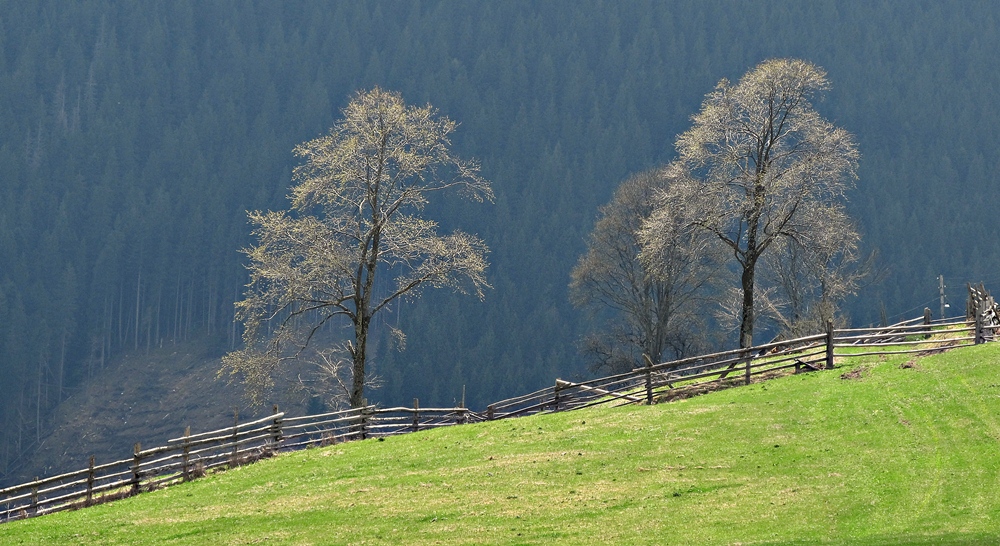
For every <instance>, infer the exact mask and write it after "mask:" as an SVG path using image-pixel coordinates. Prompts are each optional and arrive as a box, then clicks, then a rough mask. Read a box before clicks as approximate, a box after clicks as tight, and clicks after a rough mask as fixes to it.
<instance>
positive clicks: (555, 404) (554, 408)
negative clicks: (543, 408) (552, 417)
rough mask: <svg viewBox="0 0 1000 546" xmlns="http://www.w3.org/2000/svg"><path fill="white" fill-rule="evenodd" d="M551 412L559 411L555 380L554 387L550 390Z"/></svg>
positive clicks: (557, 384) (557, 386)
mask: <svg viewBox="0 0 1000 546" xmlns="http://www.w3.org/2000/svg"><path fill="white" fill-rule="evenodd" d="M552 411H559V380H558V379H556V386H555V387H553V388H552Z"/></svg>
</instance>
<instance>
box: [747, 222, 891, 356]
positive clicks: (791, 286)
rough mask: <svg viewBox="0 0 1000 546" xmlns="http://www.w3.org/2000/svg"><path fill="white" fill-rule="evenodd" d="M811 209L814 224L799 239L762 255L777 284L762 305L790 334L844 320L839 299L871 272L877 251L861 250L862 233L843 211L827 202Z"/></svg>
mask: <svg viewBox="0 0 1000 546" xmlns="http://www.w3.org/2000/svg"><path fill="white" fill-rule="evenodd" d="M814 214H816V216H815V217H814V218H813V219H812V220H811V222H814V223H815V225H816V226H817V229H814V230H811V231H810V232H809V233H808V234H805V236H803V237H802V238H800V239H792V238H785V239H782V240H781V241H780V242H778V243H776V246H775V247H774V250H773V251H772V252H770V253H768V254H767V256H766V257H765V259H764V265H765V271H766V273H765V274H766V276H767V277H769V278H770V283H769V284H770V285H771V286H774V287H775V290H774V294H773V295H771V297H765V298H762V299H764V300H765V301H764V304H763V305H762V307H764V309H765V313H767V315H768V316H769V317H770V318H771V319H773V320H774V321H776V322H777V324H778V326H779V328H780V329H781V331H782V332H783V333H784V334H785V335H788V336H790V337H801V336H806V335H810V334H815V333H816V332H822V331H823V330H824V329H825V328H826V324H827V321H832V322H833V323H834V324H835V325H836V326H838V327H843V326H845V325H846V319H845V318H844V317H843V316H841V314H840V302H841V301H843V299H844V298H846V297H847V296H849V295H851V294H854V293H856V292H857V289H858V286H859V284H860V283H861V282H862V281H863V280H864V279H866V278H869V277H871V276H872V275H874V260H875V254H874V253H872V254H871V255H869V256H867V257H864V256H862V255H861V252H860V249H859V248H858V245H859V243H860V240H861V237H860V235H858V232H857V231H856V230H855V229H854V226H853V224H852V223H851V221H850V219H848V218H847V217H846V215H844V214H843V211H842V210H839V209H829V208H826V209H820V210H818V211H814Z"/></svg>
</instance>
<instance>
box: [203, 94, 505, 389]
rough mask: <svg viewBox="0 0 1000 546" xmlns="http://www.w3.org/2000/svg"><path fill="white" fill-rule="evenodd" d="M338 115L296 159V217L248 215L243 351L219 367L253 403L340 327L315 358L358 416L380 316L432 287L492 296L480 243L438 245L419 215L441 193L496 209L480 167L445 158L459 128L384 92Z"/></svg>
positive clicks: (447, 240)
mask: <svg viewBox="0 0 1000 546" xmlns="http://www.w3.org/2000/svg"><path fill="white" fill-rule="evenodd" d="M342 115H343V118H342V119H341V120H340V121H338V122H337V124H336V125H334V127H333V128H332V129H331V130H330V132H329V134H327V135H325V136H322V137H320V138H317V139H315V140H311V141H308V142H305V143H303V144H301V145H299V146H298V147H296V148H295V154H296V155H297V156H299V157H301V158H303V160H304V162H303V163H302V164H301V165H300V166H299V167H297V168H296V169H295V171H294V180H295V184H294V185H293V187H292V192H291V195H290V199H291V211H290V212H284V211H279V212H251V213H250V219H251V221H252V223H253V224H255V225H256V228H255V229H254V231H253V233H254V235H256V237H257V240H258V243H257V245H256V246H253V247H251V248H249V249H247V250H246V251H245V252H246V254H247V255H248V256H249V258H250V264H249V270H250V282H249V284H248V285H247V289H246V292H245V294H244V299H243V300H242V301H239V302H237V304H236V307H237V318H238V319H239V320H241V321H242V322H243V323H244V325H245V331H244V332H245V333H244V336H243V337H244V342H245V346H244V348H243V349H240V350H237V351H234V352H232V353H230V354H228V355H226V356H225V357H224V358H223V369H222V372H220V373H229V374H231V375H233V376H236V377H238V378H239V379H241V380H242V381H243V382H244V383H245V385H246V386H247V389H248V391H249V393H250V394H251V395H253V396H254V397H255V398H257V399H258V400H259V399H260V397H261V396H262V394H263V393H264V392H266V390H267V389H268V388H270V387H271V386H272V385H273V377H274V375H275V373H276V372H277V370H278V369H279V366H280V364H281V363H282V362H283V361H284V360H286V359H290V358H300V357H302V356H303V355H304V351H305V350H306V348H307V347H309V345H310V343H311V342H314V341H315V338H316V337H317V334H318V333H321V332H322V331H323V329H324V327H325V326H327V325H332V324H333V323H336V322H342V323H345V324H346V325H347V326H348V327H349V329H350V334H349V335H347V336H344V337H343V338H342V339H340V340H339V343H338V344H335V345H334V346H333V347H332V350H331V348H330V347H325V348H323V349H322V350H321V351H318V352H313V353H312V354H313V357H312V358H314V359H317V360H318V361H319V363H320V364H321V367H322V368H323V369H324V370H326V371H328V372H329V373H334V374H339V373H343V374H344V375H345V379H344V380H342V381H341V384H343V385H344V388H345V390H346V391H347V392H346V393H345V398H347V400H348V401H349V403H350V405H351V406H352V407H357V406H360V405H362V404H363V403H364V389H365V384H366V379H367V374H368V368H367V358H368V353H367V347H368V342H369V338H370V335H371V327H372V317H373V316H374V315H375V314H376V313H379V312H380V311H384V310H386V309H387V308H388V307H389V306H390V305H391V304H393V302H396V301H397V300H398V299H399V298H401V297H403V296H407V297H413V296H415V295H417V294H418V293H419V291H420V290H421V289H422V288H424V287H428V286H431V287H449V288H452V289H455V290H458V291H460V292H465V293H473V294H475V295H477V296H478V297H480V298H482V297H483V290H484V289H485V288H487V287H488V284H487V282H486V277H485V271H486V268H487V261H486V254H487V248H486V245H485V244H484V243H483V241H482V240H481V239H479V238H478V237H475V236H473V235H469V234H467V233H463V232H459V231H455V232H453V233H450V234H447V235H440V234H438V229H437V224H436V223H435V222H434V221H432V220H429V219H426V218H423V217H422V216H421V213H422V212H423V210H424V206H425V204H426V203H427V199H428V197H429V195H430V194H432V193H436V192H440V191H444V190H451V189H458V190H462V191H463V192H464V193H465V195H467V196H469V197H471V198H473V199H475V200H479V201H481V200H484V199H486V200H492V199H493V193H492V190H491V188H490V185H489V183H488V182H487V181H486V180H484V179H483V178H482V177H481V176H480V175H479V166H478V164H477V163H475V162H473V161H465V160H462V159H459V158H458V157H456V156H455V155H454V154H453V153H452V151H451V149H450V144H451V143H450V141H449V134H450V133H451V132H452V131H454V129H455V127H456V124H455V122H453V121H451V120H450V119H448V118H447V117H444V116H441V115H439V114H438V113H437V111H436V110H435V109H433V108H432V107H431V106H429V105H428V106H425V107H414V106H409V105H406V104H405V103H404V102H403V99H402V97H401V96H400V95H399V94H398V93H394V92H390V91H385V90H382V89H379V88H374V89H372V90H370V91H364V92H359V93H357V94H356V95H355V96H354V97H353V99H352V100H351V101H350V104H348V105H347V107H345V108H344V110H343V111H342ZM377 280H378V282H376V281H377ZM337 349H339V351H338V350H337ZM317 356H318V357H319V358H317Z"/></svg>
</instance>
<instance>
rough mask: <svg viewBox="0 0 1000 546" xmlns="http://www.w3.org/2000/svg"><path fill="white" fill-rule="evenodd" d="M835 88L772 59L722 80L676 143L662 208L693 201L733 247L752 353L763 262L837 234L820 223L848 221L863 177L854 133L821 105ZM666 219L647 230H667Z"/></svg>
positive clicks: (698, 214)
mask: <svg viewBox="0 0 1000 546" xmlns="http://www.w3.org/2000/svg"><path fill="white" fill-rule="evenodd" d="M828 87H829V83H828V82H827V80H826V74H825V73H824V72H823V71H822V70H821V69H820V68H818V67H816V66H815V65H813V64H811V63H808V62H805V61H801V60H794V59H776V60H769V61H765V62H763V63H761V64H760V65H758V66H757V67H756V68H754V69H753V70H751V71H750V72H748V73H747V74H746V75H744V76H743V77H742V78H741V79H740V81H739V82H738V83H737V84H735V85H732V84H730V83H729V82H728V81H727V80H722V81H720V82H719V84H718V85H717V86H716V88H715V90H714V91H712V92H711V93H709V94H708V95H707V96H706V97H705V101H704V102H703V103H702V107H701V111H700V112H698V113H697V114H696V115H695V116H694V117H693V118H692V119H693V125H692V127H691V129H689V130H688V131H686V132H685V133H683V134H681V135H680V136H678V138H677V153H678V158H677V160H676V161H675V163H674V165H673V167H672V168H673V169H674V170H675V171H676V172H677V175H676V178H677V179H678V180H679V182H678V183H676V184H673V185H672V188H671V190H670V191H668V192H666V193H665V194H664V195H663V196H662V197H661V199H660V207H671V206H676V204H677V203H684V204H685V206H686V207H687V208H688V210H689V212H690V213H689V215H688V217H689V218H691V219H692V220H691V221H692V224H691V225H693V226H696V227H698V228H700V229H703V230H706V231H708V232H709V233H712V234H713V235H714V236H715V237H717V238H718V239H719V240H720V241H722V243H724V244H725V245H726V246H727V247H729V249H730V251H731V253H732V256H733V258H734V259H735V261H736V264H737V266H738V267H737V270H738V272H739V274H740V284H739V286H740V291H741V296H742V298H741V299H742V301H741V306H740V307H741V309H740V319H739V323H740V337H739V342H740V347H750V346H752V345H753V329H754V320H755V311H754V308H755V288H756V283H757V282H758V279H757V270H758V264H760V263H761V259H762V258H763V257H765V256H766V255H767V254H768V253H769V252H772V251H774V249H775V248H777V247H778V246H780V243H782V241H785V240H786V239H791V240H793V241H795V242H796V243H797V244H798V245H799V246H800V247H801V248H808V246H809V244H810V241H812V240H815V239H816V238H817V237H818V235H817V233H819V232H820V231H823V230H825V229H828V226H829V223H828V222H825V221H824V222H818V221H817V219H818V218H824V217H826V218H830V217H834V216H842V217H844V218H846V215H845V214H843V204H842V201H843V198H844V193H845V191H846V190H847V189H848V188H849V187H851V184H852V182H853V180H854V178H855V177H856V174H855V172H856V169H857V161H858V151H857V148H856V146H855V144H854V141H853V138H852V137H851V135H850V134H848V133H847V132H846V131H844V130H843V129H839V128H837V127H835V126H834V125H833V124H831V123H830V122H828V121H827V120H825V119H823V118H822V117H820V116H819V114H818V113H817V112H816V110H815V109H814V108H813V106H812V103H811V99H812V98H813V97H814V96H815V95H816V94H817V93H819V92H821V91H824V90H826V89H827V88H828ZM822 211H826V212H822ZM657 218H658V217H657V215H656V214H654V215H653V216H652V217H651V218H650V224H649V225H648V226H647V227H646V229H647V230H648V231H651V232H655V231H657V230H658V229H659V227H658V225H657V222H658V220H657ZM841 228H842V229H844V230H848V231H850V233H854V232H853V230H852V229H853V228H851V227H850V226H849V225H842V226H841Z"/></svg>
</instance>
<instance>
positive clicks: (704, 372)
mask: <svg viewBox="0 0 1000 546" xmlns="http://www.w3.org/2000/svg"><path fill="white" fill-rule="evenodd" d="M969 292H970V301H971V300H972V299H974V300H975V303H974V304H970V305H969V306H968V308H969V309H970V310H971V311H970V313H971V314H972V315H974V316H972V317H964V318H957V319H948V320H937V321H932V320H931V319H930V312H929V311H925V313H924V316H923V317H918V318H915V319H912V320H907V321H903V322H900V323H897V324H893V325H891V326H885V327H877V328H851V329H834V328H833V327H832V325H831V324H828V326H827V331H826V332H825V333H822V334H817V335H813V336H806V337H801V338H797V339H791V340H784V341H775V342H772V343H767V344H764V345H758V346H755V347H752V348H748V349H735V350H731V351H723V352H718V353H714V354H708V355H701V356H696V357H692V358H685V359H681V360H674V361H671V362H663V363H659V364H656V363H653V362H652V361H651V360H649V359H648V358H647V359H646V365H645V366H644V367H641V368H636V369H634V370H631V371H629V372H626V373H621V374H617V375H613V376H609V377H602V378H599V379H593V380H589V381H581V382H570V381H564V380H562V379H556V380H555V383H554V385H553V386H552V387H548V388H545V389H541V390H538V391H535V392H532V393H529V394H525V395H523V396H518V397H515V398H510V399H507V400H503V401H500V402H496V403H493V404H490V405H489V406H488V407H487V409H486V411H485V412H482V413H477V412H474V411H470V410H468V409H466V408H420V407H419V401H417V400H414V404H413V407H412V408H405V407H393V408H378V407H375V406H366V407H362V408H354V409H349V410H344V411H336V412H330V413H323V414H319V415H309V416H305V417H289V418H286V417H285V415H284V413H280V412H278V408H277V407H275V408H274V414H273V415H271V416H269V417H266V418H263V419H257V420H254V421H250V422H247V423H239V422H235V423H234V425H233V426H232V427H228V428H224V429H219V430H213V431H209V432H202V433H198V434H191V433H190V428H188V429H187V430H186V431H185V433H184V435H183V436H180V437H178V438H174V439H172V440H169V441H168V443H167V445H165V446H159V447H154V448H150V449H143V448H142V446H141V445H139V444H136V445H135V446H134V449H133V456H132V457H131V458H128V459H122V460H120V461H115V462H111V463H105V464H100V465H96V464H95V461H94V458H93V457H91V458H90V464H89V465H88V467H87V468H85V469H82V470H78V471H76V472H70V473H66V474H61V475H59V476H52V477H49V478H44V479H40V480H39V479H36V480H35V481H32V482H29V483H24V484H20V485H16V486H13V487H8V488H5V489H0V522H6V521H10V520H15V519H23V518H26V517H33V516H38V515H42V514H47V513H51V512H56V511H59V510H66V509H72V508H78V507H83V506H89V505H91V504H95V503H99V502H106V501H108V500H113V499H117V498H123V497H127V496H131V495H135V494H138V493H140V492H143V491H149V490H153V489H156V488H159V487H163V486H165V485H169V484H171V483H177V482H182V481H187V480H190V479H193V478H196V477H199V476H202V475H204V474H205V473H206V472H208V471H209V470H211V469H213V468H218V467H233V466H236V465H241V464H245V463H248V462H253V461H255V460H257V459H260V458H265V457H270V456H272V455H273V454H275V453H277V452H279V451H289V450H295V449H302V448H305V447H309V446H315V445H328V444H333V443H337V442H344V441H349V440H363V439H365V438H377V437H385V436H391V435H396V434H405V433H408V432H416V431H419V430H426V429H432V428H438V427H443V426H451V425H457V424H464V423H471V422H478V421H487V420H494V419H506V418H512V417H521V416H525V415H531V414H536V413H550V412H558V411H567V410H573V409H579V408H585V407H589V406H595V405H598V404H615V405H624V404H653V403H656V402H659V401H664V400H671V399H674V398H679V397H686V396H690V395H693V394H698V393H700V392H706V391H708V390H714V389H718V388H724V387H728V386H735V385H742V384H749V383H751V382H752V381H754V380H755V378H756V379H758V380H759V379H766V378H769V377H773V376H777V375H781V374H786V373H803V372H809V371H814V370H821V369H832V368H834V364H835V362H836V361H837V360H841V361H843V360H846V359H850V358H856V357H864V356H871V355H889V354H920V353H934V352H940V351H944V350H947V349H953V348H956V347H965V346H969V345H974V344H979V343H984V342H986V341H991V340H993V339H995V338H996V331H997V330H998V329H1000V313H998V311H1000V307H998V306H997V304H996V303H995V302H994V300H993V298H992V297H990V296H989V294H988V293H986V292H985V289H983V288H982V287H981V286H980V287H979V288H975V287H972V286H970V287H969Z"/></svg>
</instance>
